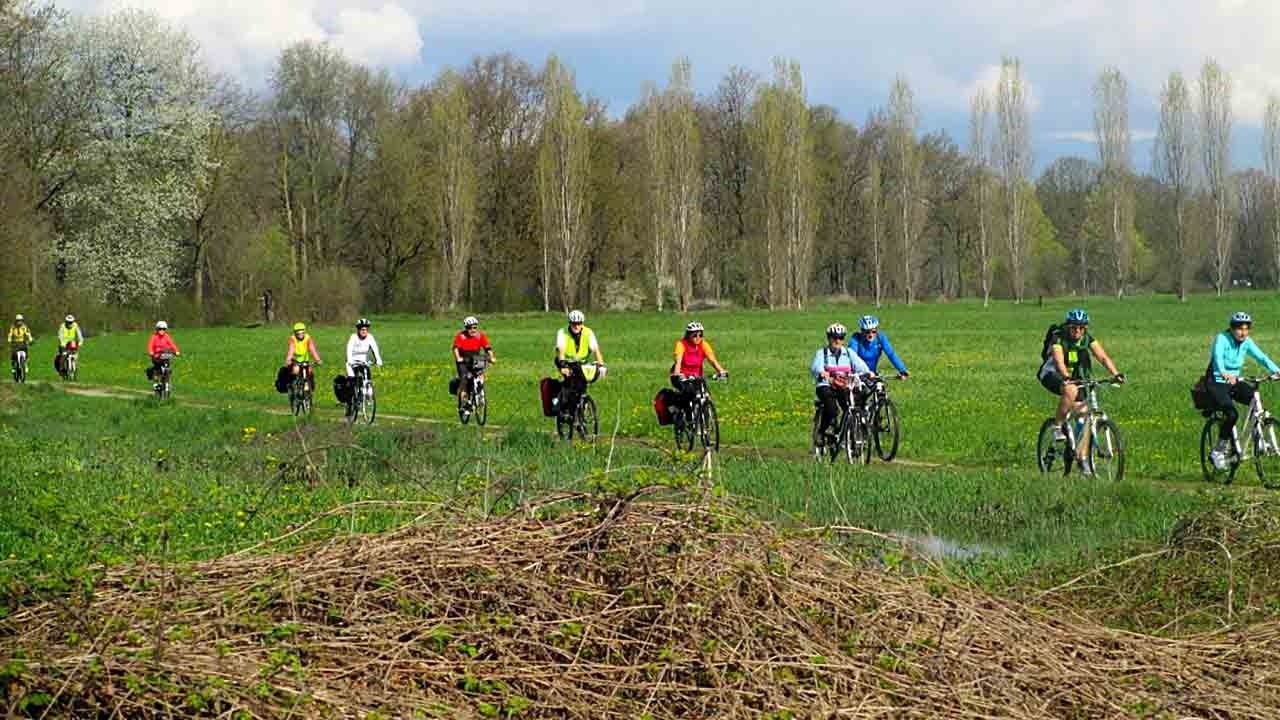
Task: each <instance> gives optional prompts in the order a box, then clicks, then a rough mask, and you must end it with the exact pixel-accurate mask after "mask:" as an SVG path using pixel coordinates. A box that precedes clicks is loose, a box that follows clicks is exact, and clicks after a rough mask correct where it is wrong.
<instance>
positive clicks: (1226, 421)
mask: <svg viewBox="0 0 1280 720" xmlns="http://www.w3.org/2000/svg"><path fill="white" fill-rule="evenodd" d="M1252 329H1253V318H1252V317H1251V316H1250V315H1249V313H1247V312H1236V313H1232V315H1231V319H1230V321H1229V326H1228V327H1227V329H1226V330H1223V331H1222V332H1220V333H1218V334H1217V335H1216V336H1215V337H1214V338H1213V346H1212V347H1211V348H1210V349H1209V373H1210V375H1211V376H1212V377H1210V378H1209V380H1210V381H1209V383H1208V386H1209V395H1210V397H1212V398H1213V406H1214V409H1215V410H1217V411H1218V412H1219V413H1221V414H1222V424H1221V425H1219V426H1218V444H1217V446H1215V447H1214V448H1213V450H1212V451H1211V452H1210V453H1209V459H1210V460H1212V461H1213V466H1214V467H1216V468H1218V469H1219V470H1224V469H1226V467H1227V455H1228V451H1229V448H1230V447H1231V434H1232V433H1231V431H1232V430H1233V429H1234V428H1235V426H1236V421H1238V420H1239V419H1240V416H1239V413H1238V412H1237V411H1236V406H1235V403H1240V404H1241V405H1249V404H1250V403H1252V402H1253V393H1254V388H1253V386H1252V385H1250V384H1249V383H1246V382H1240V371H1241V370H1242V369H1244V358H1245V356H1246V355H1248V356H1250V357H1252V358H1253V359H1254V360H1256V361H1258V362H1259V363H1260V364H1262V365H1263V366H1264V367H1266V368H1267V372H1269V373H1271V374H1272V375H1273V376H1274V375H1276V374H1278V373H1280V366H1277V365H1276V364H1275V363H1274V362H1272V361H1271V358H1269V357H1267V354H1266V353H1264V352H1263V351H1262V348H1260V347H1258V344H1257V343H1255V342H1254V341H1253V338H1251V337H1249V332H1250V331H1251V330H1252Z"/></svg>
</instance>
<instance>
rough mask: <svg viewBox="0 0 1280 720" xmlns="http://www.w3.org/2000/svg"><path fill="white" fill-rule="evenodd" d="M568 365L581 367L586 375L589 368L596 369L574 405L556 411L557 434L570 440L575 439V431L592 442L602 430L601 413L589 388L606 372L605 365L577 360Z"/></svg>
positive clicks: (583, 438) (580, 436)
mask: <svg viewBox="0 0 1280 720" xmlns="http://www.w3.org/2000/svg"><path fill="white" fill-rule="evenodd" d="M566 367H570V368H574V367H577V368H580V369H581V370H582V371H583V375H586V374H587V371H588V370H593V369H594V372H592V373H591V378H590V379H589V380H588V381H587V385H586V386H584V387H583V388H582V392H580V393H578V394H577V398H576V399H575V400H574V402H573V403H572V406H571V407H569V408H568V409H566V408H564V407H561V408H560V409H559V411H558V412H557V413H556V434H557V435H559V436H560V439H561V440H564V441H566V442H568V441H569V440H572V439H573V435H574V433H577V435H578V437H579V438H581V439H582V440H585V441H587V442H591V441H592V440H595V437H596V435H598V434H599V432H600V415H599V413H598V412H597V410H596V401H595V400H592V399H591V396H590V395H589V394H588V393H587V389H588V387H590V384H591V383H593V382H595V381H596V380H597V379H599V378H600V377H601V375H602V374H603V373H604V372H605V366H604V365H596V364H593V363H576V362H575V363H568V364H567V365H566Z"/></svg>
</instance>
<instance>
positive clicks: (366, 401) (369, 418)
mask: <svg viewBox="0 0 1280 720" xmlns="http://www.w3.org/2000/svg"><path fill="white" fill-rule="evenodd" d="M351 371H352V372H354V373H355V377H354V378H352V381H353V382H352V387H351V397H350V398H348V399H347V420H348V422H353V423H355V422H363V423H364V424H366V425H372V424H373V419H374V418H375V417H377V416H378V400H377V398H376V397H375V396H374V394H373V371H372V370H371V369H370V368H369V366H368V365H367V364H365V363H355V364H353V365H352V366H351Z"/></svg>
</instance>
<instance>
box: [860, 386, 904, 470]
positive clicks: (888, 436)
mask: <svg viewBox="0 0 1280 720" xmlns="http://www.w3.org/2000/svg"><path fill="white" fill-rule="evenodd" d="M866 423H867V427H869V428H871V441H872V444H873V445H875V449H876V455H877V456H879V458H880V459H881V460H883V461H885V462H892V461H893V459H894V458H895V457H897V456H898V442H899V440H900V439H901V436H902V419H901V418H900V417H899V416H898V406H897V405H894V403H893V399H892V398H890V397H889V385H888V384H887V383H886V382H885V381H884V379H883V378H880V377H877V378H876V379H875V380H873V381H872V383H871V393H870V394H869V395H868V396H867V407H866Z"/></svg>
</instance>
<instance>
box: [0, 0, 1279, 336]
mask: <svg viewBox="0 0 1280 720" xmlns="http://www.w3.org/2000/svg"><path fill="white" fill-rule="evenodd" d="M693 73H694V68H692V67H691V65H690V63H689V62H688V61H687V60H684V59H679V60H677V61H676V62H674V63H673V65H672V67H671V72H670V75H669V77H667V78H665V79H663V80H662V82H661V83H647V84H646V85H645V86H644V87H642V88H637V90H638V91H639V93H638V94H639V97H640V100H639V101H638V102H637V103H636V104H635V105H633V106H632V107H628V108H609V107H606V106H605V104H604V103H602V102H601V101H600V100H599V99H598V98H595V97H593V96H591V95H590V94H589V93H586V92H584V91H583V90H582V89H580V88H579V87H578V86H577V84H576V81H575V77H574V73H573V71H572V69H571V68H569V67H567V66H566V65H565V64H564V63H563V62H561V61H560V60H558V59H557V58H556V57H555V56H554V55H553V56H551V57H548V58H547V60H546V62H545V63H544V64H543V65H542V66H541V67H534V66H532V65H530V64H529V63H527V62H525V61H524V60H521V59H520V58H517V57H515V56H513V55H511V54H506V53H503V54H493V55H485V56H478V57H476V58H474V59H473V60H472V61H471V62H470V63H469V64H467V65H466V66H465V67H458V68H450V69H446V70H444V71H442V72H440V73H439V74H438V75H437V76H436V77H435V78H433V79H432V80H431V81H430V82H428V83H426V84H421V85H413V86H406V85H404V84H401V83H398V82H396V81H394V80H393V79H392V78H391V76H390V75H389V74H388V72H387V71H386V70H384V69H379V68H372V67H367V66H364V65H361V64H360V63H358V62H354V61H352V60H351V59H349V58H347V57H344V56H343V54H342V53H341V52H340V51H339V50H338V49H336V48H335V47H333V46H331V45H327V44H318V43H313V42H303V43H298V44H294V45H291V46H288V47H286V48H284V50H282V51H281V53H280V54H279V56H278V57H277V58H276V60H275V62H274V65H273V67H272V68H271V70H270V73H269V76H268V77H265V78H262V80H261V83H260V84H261V86H262V87H263V88H265V89H264V90H261V91H259V92H257V93H253V92H250V91H248V90H246V89H245V87H243V86H242V85H240V84H239V83H238V82H236V81H235V80H233V79H231V78H228V77H224V76H220V75H218V74H216V73H214V72H212V71H211V70H210V69H209V67H208V66H207V64H206V62H205V60H204V58H203V56H202V53H201V49H200V48H199V47H198V45H197V44H196V43H195V42H194V41H193V40H192V39H191V37H190V36H189V35H187V34H185V33H184V32H182V31H180V30H178V29H176V28H175V27H173V26H171V25H169V24H167V23H166V22H165V21H163V20H161V19H159V18H158V17H156V16H154V15H151V14H147V13H145V12H140V11H121V12H117V13H115V14H111V15H105V16H95V17H87V16H76V15H70V14H67V13H65V12H63V11H62V10H60V9H58V8H57V7H55V6H52V5H36V4H31V3H29V2H25V1H24V0H0V177H3V182H0V246H2V247H3V248H5V251H4V252H2V253H0V278H3V280H2V281H0V304H2V306H3V307H5V308H27V309H28V312H33V309H36V308H40V309H43V310H44V311H46V312H47V314H49V315H50V316H51V317H53V316H58V315H60V314H62V313H63V312H65V311H67V310H69V309H71V308H72V307H75V308H81V310H80V312H81V313H82V314H84V313H87V312H88V309H89V308H99V310H100V311H101V309H102V308H106V307H111V308H116V309H117V310H113V312H117V313H119V312H121V310H119V309H123V311H126V312H127V311H130V310H133V311H137V312H138V314H139V317H142V316H144V315H146V314H148V313H150V314H154V313H155V312H156V311H157V310H159V309H163V310H162V312H165V313H167V314H169V315H170V316H171V317H175V318H179V319H183V320H186V321H188V322H229V321H243V320H245V319H246V318H252V317H256V316H257V315H258V314H259V311H260V304H261V295H262V293H263V291H265V290H272V291H273V294H274V297H275V298H276V305H277V309H278V310H279V311H280V312H281V313H282V314H283V313H287V314H289V315H290V317H307V318H312V319H317V320H321V319H337V318H339V317H343V316H344V315H346V314H349V313H353V312H356V311H368V312H386V311H413V312H438V311H445V310H447V309H450V308H467V309H468V310H471V311H476V312H480V311H499V310H529V309H558V308H565V307H568V306H582V307H586V308H634V307H654V308H658V309H663V310H668V309H674V310H686V309H688V308H690V307H698V306H701V305H703V304H717V303H719V304H723V303H733V304H737V305H744V306H762V307H800V306H803V305H805V304H806V303H808V302H810V301H812V300H813V299H815V298H818V297H824V296H830V295H849V296H856V297H857V298H858V299H859V300H861V301H866V302H869V303H874V304H878V303H880V302H887V301H894V302H902V301H905V302H915V301H918V300H924V299H930V300H932V299H939V298H941V299H951V298H960V297H980V298H984V299H990V298H1013V299H1016V300H1021V299H1022V298H1024V297H1027V296H1031V295H1040V294H1064V293H1086V294H1097V293H1106V294H1121V295H1122V294H1127V293H1137V292H1152V291H1159V292H1176V293H1179V294H1185V293H1188V292H1191V291H1195V290H1203V289H1213V290H1217V291H1218V292H1222V291H1223V290H1226V289H1228V288H1230V287H1233V286H1237V285H1241V284H1248V285H1251V286H1255V287H1259V286H1261V287H1275V286H1277V284H1278V283H1277V278H1278V277H1280V99H1277V98H1276V97H1273V98H1271V100H1270V102H1269V104H1268V108H1267V112H1266V117H1265V123H1264V125H1265V127H1264V133H1263V135H1264V145H1265V147H1264V152H1263V157H1264V158H1265V166H1264V168H1263V169H1241V168H1236V167H1233V165H1232V160H1231V156H1230V149H1231V132H1232V125H1233V121H1234V118H1233V114H1232V110H1231V107H1232V98H1231V79H1230V76H1229V75H1228V74H1227V73H1226V71H1225V70H1224V69H1223V68H1221V67H1220V66H1219V65H1217V64H1216V63H1215V62H1214V61H1212V60H1206V61H1205V62H1204V65H1203V67H1202V69H1201V71H1200V72H1199V74H1198V75H1196V76H1195V77H1183V76H1182V75H1180V74H1179V73H1176V72H1174V73H1171V74H1170V75H1169V76H1168V80H1167V82H1166V83H1165V84H1164V87H1163V89H1162V92H1161V98H1160V100H1161V103H1160V104H1161V112H1160V123H1159V128H1158V133H1157V135H1158V136H1157V138H1156V142H1155V144H1154V151H1153V156H1152V158H1151V162H1150V163H1149V164H1150V167H1151V168H1152V171H1151V172H1150V173H1147V174H1144V173H1141V172H1138V171H1136V170H1135V163H1134V159H1133V156H1132V153H1133V149H1132V148H1133V143H1132V130H1131V128H1130V124H1129V104H1130V98H1129V89H1128V85H1127V82H1126V80H1125V78H1124V76H1123V75H1122V74H1121V73H1120V72H1119V70H1117V69H1115V68H1107V69H1105V70H1104V71H1103V72H1102V73H1100V75H1099V76H1098V77H1097V79H1096V82H1095V83H1094V84H1093V97H1092V98H1091V102H1092V104H1093V107H1094V138H1093V139H1094V142H1093V143H1092V145H1091V154H1090V155H1088V156H1085V157H1065V158H1061V159H1058V160H1056V161H1054V162H1053V163H1052V164H1050V165H1049V166H1048V167H1047V168H1045V169H1044V170H1043V172H1040V173H1039V174H1034V173H1033V168H1034V167H1035V162H1034V160H1035V159H1034V157H1033V154H1032V142H1031V138H1032V136H1033V132H1034V129H1033V127H1032V125H1031V119H1032V117H1031V113H1030V110H1029V107H1028V104H1029V98H1028V94H1029V86H1028V84H1027V80H1026V79H1025V77H1024V75H1023V70H1022V67H1021V65H1020V63H1019V61H1018V60H1017V59H1016V58H1004V59H1003V60H1002V62H1001V72H1000V77H999V81H998V83H997V84H996V85H995V86H994V87H993V88H990V89H987V90H979V91H978V92H977V93H976V94H975V96H974V97H973V99H972V109H971V114H970V127H969V132H968V136H967V137H963V138H953V137H950V136H949V135H948V134H946V133H944V132H934V133H923V132H921V129H920V117H919V110H918V106H917V103H916V100H915V98H914V95H913V92H912V88H911V85H910V79H909V78H907V77H905V76H899V77H898V78H896V79H895V80H894V81H893V83H892V85H891V87H890V88H888V91H889V92H888V96H887V97H888V101H887V102H886V104H885V105H884V106H883V107H880V108H874V109H871V110H870V111H869V112H867V114H866V116H865V117H863V118H859V119H857V120H856V121H855V120H854V119H850V118H845V117H841V116H840V114H839V113H837V112H836V110H835V109H833V108H831V107H829V106H824V105H814V104H810V103H809V102H808V98H807V95H806V89H805V84H804V78H803V75H802V72H801V68H800V67H799V65H798V64H797V63H796V62H794V61H790V60H785V59H778V60H775V61H774V63H773V67H772V73H771V74H767V75H764V76H760V75H757V74H755V73H753V72H751V71H749V70H746V69H742V68H733V69H731V70H729V71H728V72H727V73H726V74H725V75H724V76H723V77H722V78H720V79H719V82H718V84H717V85H716V87H715V89H714V91H712V92H710V93H708V94H698V93H696V92H695V91H694V90H693ZM1140 164H1142V165H1143V166H1144V167H1145V166H1146V165H1147V163H1145V162H1143V163H1140Z"/></svg>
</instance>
